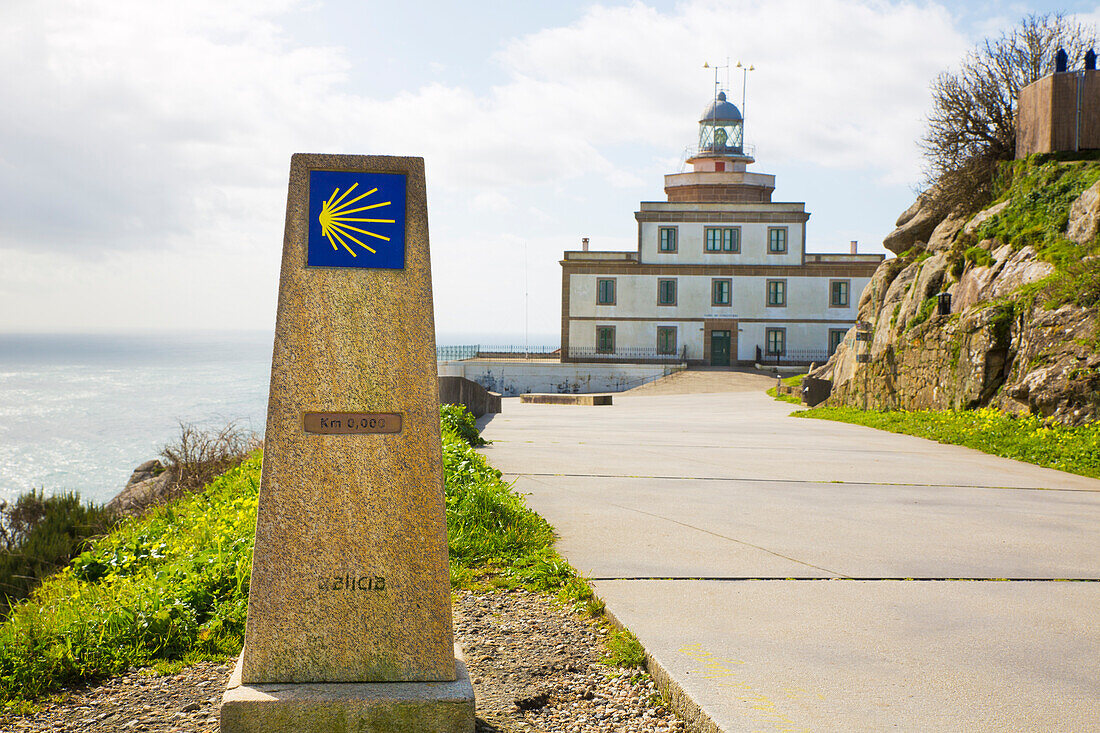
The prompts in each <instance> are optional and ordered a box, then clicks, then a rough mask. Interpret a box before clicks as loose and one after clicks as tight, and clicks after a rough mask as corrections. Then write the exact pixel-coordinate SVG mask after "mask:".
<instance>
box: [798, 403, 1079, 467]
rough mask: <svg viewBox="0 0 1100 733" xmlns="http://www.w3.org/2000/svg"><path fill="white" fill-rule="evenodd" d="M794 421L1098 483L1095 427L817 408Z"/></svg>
mask: <svg viewBox="0 0 1100 733" xmlns="http://www.w3.org/2000/svg"><path fill="white" fill-rule="evenodd" d="M792 415H793V416H795V417H803V418H811V419H817V420H836V421H839V422H847V423H853V424H856V425H866V426H868V427H872V428H877V429H879V430H888V431H890V432H892V433H905V434H906V435H916V436H918V437H921V438H928V439H930V440H935V441H938V442H940V443H949V444H952V445H964V446H966V447H968V448H974V449H976V450H980V451H982V452H984V453H991V454H993V455H996V456H1002V457H1004V458H1014V459H1016V460H1018V461H1025V462H1027V463H1034V464H1035V465H1038V466H1044V467H1046V468H1056V469H1058V470H1060V471H1068V472H1070V473H1076V474H1080V475H1082V476H1091V477H1093V478H1100V422H1094V423H1090V424H1087V425H1081V426H1077V427H1069V426H1065V425H1060V424H1057V423H1048V422H1047V421H1045V420H1043V418H1041V417H1039V416H1037V415H1023V416H1014V415H1008V414H1005V413H1002V412H1001V411H999V410H996V409H994V408H991V407H987V408H982V409H979V410H943V411H939V410H913V411H908V410H889V411H875V410H869V411H867V412H864V411H862V410H859V409H856V408H854V407H818V408H815V409H813V410H805V411H800V412H796V413H792Z"/></svg>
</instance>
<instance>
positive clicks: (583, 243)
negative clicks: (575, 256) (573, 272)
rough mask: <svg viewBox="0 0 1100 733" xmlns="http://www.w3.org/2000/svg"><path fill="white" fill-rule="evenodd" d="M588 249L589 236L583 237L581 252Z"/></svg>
mask: <svg viewBox="0 0 1100 733" xmlns="http://www.w3.org/2000/svg"><path fill="white" fill-rule="evenodd" d="M587 251H588V237H581V252H587Z"/></svg>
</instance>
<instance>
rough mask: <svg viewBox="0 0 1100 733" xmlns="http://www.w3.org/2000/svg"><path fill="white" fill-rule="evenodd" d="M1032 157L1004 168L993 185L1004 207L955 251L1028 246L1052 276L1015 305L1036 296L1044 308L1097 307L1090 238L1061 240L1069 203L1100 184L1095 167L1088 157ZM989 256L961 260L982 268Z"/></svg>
mask: <svg viewBox="0 0 1100 733" xmlns="http://www.w3.org/2000/svg"><path fill="white" fill-rule="evenodd" d="M1073 158H1074V159H1069V156H1067V154H1057V155H1033V156H1031V157H1030V158H1027V159H1026V160H1017V161H1012V162H1010V163H1004V164H1002V166H1001V169H1000V174H999V176H998V180H997V201H998V202H1001V201H1005V202H1008V204H1007V206H1006V207H1005V208H1004V210H1003V211H1001V212H1000V213H999V214H997V215H995V216H992V217H990V218H989V219H988V220H987V221H986V222H985V223H983V224H982V225H981V226H980V227H978V229H977V231H976V232H975V233H974V235H973V237H965V236H963V237H960V238H959V240H958V241H957V242H956V248H955V250H956V255H958V250H959V249H960V248H962V247H965V246H967V245H971V244H973V242H974V241H975V240H984V239H994V240H996V241H997V242H1001V243H1005V244H1009V245H1011V246H1012V247H1013V249H1022V248H1023V247H1025V246H1031V247H1032V248H1034V249H1035V251H1036V252H1037V253H1038V255H1039V257H1040V258H1041V259H1043V260H1045V261H1047V262H1049V263H1051V264H1052V265H1054V269H1055V272H1054V274H1053V275H1051V276H1050V277H1049V278H1047V279H1046V280H1044V281H1042V282H1041V283H1038V284H1032V285H1031V286H1026V287H1025V288H1024V290H1022V291H1021V292H1020V293H1019V294H1017V296H1018V297H1017V299H1021V298H1025V299H1033V298H1035V297H1036V296H1039V295H1042V296H1043V302H1044V305H1046V307H1048V308H1053V307H1057V306H1059V305H1062V304H1065V303H1070V302H1073V303H1077V304H1078V305H1080V306H1083V307H1091V306H1095V305H1096V304H1097V303H1100V260H1097V259H1096V258H1095V257H1093V255H1097V254H1100V242H1098V241H1097V239H1096V238H1093V240H1092V241H1089V242H1086V243H1085V244H1078V243H1077V242H1074V241H1071V240H1070V239H1068V238H1067V237H1066V227H1067V224H1068V222H1069V212H1070V209H1071V207H1072V206H1073V202H1074V201H1075V200H1076V199H1077V198H1078V197H1079V196H1080V195H1081V193H1082V192H1084V190H1085V189H1087V188H1088V187H1089V186H1091V185H1092V184H1094V183H1095V182H1096V181H1098V180H1100V161H1097V160H1096V158H1097V155H1096V154H1093V153H1087V154H1078V155H1075V156H1073ZM989 257H990V255H989V253H988V252H986V250H985V249H983V248H982V247H979V246H976V245H975V246H969V247H968V248H967V249H965V252H963V253H962V255H961V259H963V260H966V261H968V262H973V263H974V264H975V265H982V264H988V263H989V262H990V260H989V259H988V258H989Z"/></svg>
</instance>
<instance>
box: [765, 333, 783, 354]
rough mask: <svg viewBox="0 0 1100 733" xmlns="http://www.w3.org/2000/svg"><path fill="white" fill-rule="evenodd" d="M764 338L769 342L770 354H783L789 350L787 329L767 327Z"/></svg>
mask: <svg viewBox="0 0 1100 733" xmlns="http://www.w3.org/2000/svg"><path fill="white" fill-rule="evenodd" d="M764 338H765V340H766V341H767V343H768V356H783V354H785V353H786V352H787V329H785V328H768V329H765V331H764Z"/></svg>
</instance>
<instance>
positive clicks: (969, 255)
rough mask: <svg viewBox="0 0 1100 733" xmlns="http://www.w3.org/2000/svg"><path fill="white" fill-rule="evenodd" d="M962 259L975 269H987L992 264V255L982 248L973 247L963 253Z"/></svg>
mask: <svg viewBox="0 0 1100 733" xmlns="http://www.w3.org/2000/svg"><path fill="white" fill-rule="evenodd" d="M963 258H964V259H965V260H966V261H967V262H969V263H970V264H972V265H975V266H977V267H989V266H990V265H992V264H993V255H991V254H990V253H989V250H987V249H985V248H984V247H979V246H978V245H974V246H972V247H968V248H967V250H966V251H965V252H963Z"/></svg>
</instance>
